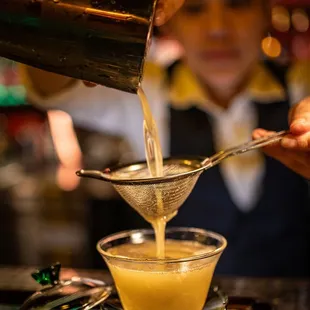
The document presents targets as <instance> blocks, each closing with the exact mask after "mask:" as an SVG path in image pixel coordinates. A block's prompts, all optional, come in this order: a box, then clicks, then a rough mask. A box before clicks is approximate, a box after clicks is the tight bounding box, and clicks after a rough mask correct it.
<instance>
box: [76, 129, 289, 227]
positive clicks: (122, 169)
mask: <svg viewBox="0 0 310 310" xmlns="http://www.w3.org/2000/svg"><path fill="white" fill-rule="evenodd" d="M286 134H288V132H287V131H281V132H278V133H275V134H273V135H271V136H269V137H264V138H261V139H257V140H253V141H249V142H247V143H245V144H242V145H240V146H237V147H234V148H230V149H227V150H225V151H220V152H218V153H216V154H215V155H213V156H211V157H208V158H202V157H197V158H169V159H165V160H164V176H162V177H158V178H153V177H151V176H150V174H149V171H148V167H147V163H146V162H141V163H134V164H129V165H125V166H118V167H116V168H113V169H107V170H105V171H104V172H101V171H95V170H80V171H78V172H77V175H78V176H80V177H88V178H94V179H99V180H103V181H106V182H111V183H112V184H113V186H114V188H115V189H116V190H117V191H118V192H119V194H120V195H121V196H122V197H123V198H124V199H125V200H126V201H127V202H128V203H129V204H130V205H131V206H132V207H133V208H134V209H135V210H136V211H138V212H139V213H140V214H141V215H142V216H143V217H144V218H145V219H146V220H148V221H152V220H154V219H156V218H158V217H165V216H166V217H171V216H173V215H174V214H175V213H176V212H177V210H178V209H179V207H180V206H181V205H182V204H183V202H184V201H185V200H186V199H187V197H188V196H189V194H190V193H191V191H192V189H193V188H194V186H195V184H196V182H197V180H198V178H199V176H200V175H201V173H202V172H203V171H205V170H207V169H209V168H211V167H213V166H215V165H217V164H219V163H220V162H221V161H222V160H224V159H227V158H229V157H232V156H236V155H239V154H243V153H246V152H248V151H251V150H255V149H257V148H261V147H264V146H267V145H270V144H273V143H276V142H279V141H280V140H281V139H282V137H284V136H285V135H286ZM159 195H160V197H161V200H162V201H161V207H160V208H159V207H158V197H159Z"/></svg>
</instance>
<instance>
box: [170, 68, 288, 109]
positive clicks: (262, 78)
mask: <svg viewBox="0 0 310 310" xmlns="http://www.w3.org/2000/svg"><path fill="white" fill-rule="evenodd" d="M285 96H286V92H285V90H284V88H283V87H282V85H281V84H280V82H278V81H277V80H276V78H275V77H274V76H273V75H272V74H271V72H270V71H269V70H268V69H267V68H266V67H265V66H264V65H263V64H258V65H257V66H256V68H255V70H254V71H253V75H252V78H251V80H250V81H249V84H248V87H247V89H246V90H245V91H244V93H242V94H240V95H239V96H238V97H236V98H235V99H234V102H240V99H243V100H241V101H242V102H244V101H245V100H244V99H245V98H247V99H248V100H253V101H257V102H260V103H268V102H275V101H282V100H284V99H285ZM169 99H170V102H171V104H172V105H173V106H174V107H175V108H178V109H188V108H190V107H191V106H193V105H195V106H197V107H199V108H200V109H203V110H208V111H210V110H211V111H212V114H218V113H221V112H223V109H222V108H220V107H218V106H216V105H215V104H214V103H212V101H211V100H209V98H208V94H207V93H206V92H205V91H204V90H203V89H202V87H201V86H200V84H199V82H198V80H197V78H196V77H195V76H194V74H193V73H192V72H191V70H190V69H189V67H188V66H187V65H186V64H185V63H180V64H179V65H177V67H176V68H175V71H174V72H173V76H172V78H171V84H170V89H169ZM234 102H233V104H232V106H233V105H234Z"/></svg>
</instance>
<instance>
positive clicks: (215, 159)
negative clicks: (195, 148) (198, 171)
mask: <svg viewBox="0 0 310 310" xmlns="http://www.w3.org/2000/svg"><path fill="white" fill-rule="evenodd" d="M288 133H289V131H286V130H283V131H279V132H277V133H275V134H273V135H271V136H268V137H264V138H260V139H257V140H252V141H249V142H247V143H245V144H242V145H239V146H236V147H233V148H230V149H227V150H225V151H220V152H218V153H216V154H215V155H213V156H211V157H209V158H206V159H205V160H204V162H203V165H205V166H206V168H209V167H213V166H215V165H217V164H219V163H220V162H221V161H222V160H224V159H226V158H229V157H232V156H236V155H240V154H243V153H246V152H249V151H252V150H255V149H258V148H261V147H264V146H267V145H270V144H273V143H276V142H279V141H281V140H282V138H283V137H284V136H285V135H287V134H288Z"/></svg>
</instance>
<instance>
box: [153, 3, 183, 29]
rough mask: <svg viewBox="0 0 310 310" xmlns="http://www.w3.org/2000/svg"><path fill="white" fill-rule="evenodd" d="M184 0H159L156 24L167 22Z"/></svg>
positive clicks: (160, 24)
mask: <svg viewBox="0 0 310 310" xmlns="http://www.w3.org/2000/svg"><path fill="white" fill-rule="evenodd" d="M183 3H184V0H159V2H158V4H157V8H156V14H155V25H156V26H162V25H163V24H165V23H166V22H167V21H168V20H169V19H170V18H171V17H172V16H173V15H174V14H175V13H176V12H177V10H178V9H179V8H180V7H181V6H182V5H183Z"/></svg>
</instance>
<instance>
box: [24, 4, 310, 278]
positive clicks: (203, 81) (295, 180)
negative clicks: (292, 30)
mask: <svg viewBox="0 0 310 310" xmlns="http://www.w3.org/2000/svg"><path fill="white" fill-rule="evenodd" d="M183 2H184V1H178V0H174V1H172V0H171V1H169V0H163V1H160V3H159V7H158V12H157V17H156V23H157V25H163V28H162V31H164V32H165V34H166V35H169V36H170V37H171V38H173V39H174V40H176V41H177V42H178V43H179V44H180V45H181V46H182V49H183V51H184V54H183V57H182V58H181V59H180V60H179V61H177V62H175V63H174V64H173V65H171V66H169V67H168V68H160V67H158V66H157V65H156V64H148V65H147V66H146V69H145V76H144V80H143V84H142V87H143V88H144V90H145V92H146V94H147V97H148V98H149V101H150V104H151V106H152V111H153V114H154V117H155V119H156V121H157V124H158V127H159V133H160V138H161V143H162V147H163V151H164V154H165V155H166V156H168V155H172V156H177V155H202V156H210V155H212V154H213V153H215V152H216V151H218V150H220V149H224V148H227V147H231V146H233V145H236V144H239V143H242V142H244V141H246V140H248V139H250V138H251V137H252V136H253V137H254V138H255V139H256V138H259V137H265V136H267V135H269V134H270V133H271V132H274V131H279V130H283V129H288V128H289V129H290V132H291V133H290V134H288V135H287V136H286V137H285V138H284V139H283V140H282V141H281V142H280V143H277V144H275V145H273V146H272V147H268V148H266V149H264V150H263V152H262V151H253V152H250V153H247V154H244V155H242V156H238V157H235V158H232V159H231V160H227V161H224V162H223V163H222V164H220V165H219V166H217V167H214V168H212V169H210V170H208V171H207V172H205V173H204V174H203V175H202V176H201V177H200V179H199V181H198V183H197V185H196V187H195V188H194V190H193V192H192V194H191V195H190V197H189V198H188V199H187V201H186V202H185V203H184V205H183V206H182V207H181V209H180V211H179V214H178V215H177V216H176V217H175V218H174V219H173V220H172V221H171V223H169V225H178V226H194V227H201V228H205V229H209V230H213V231H216V232H218V233H221V234H222V235H224V236H225V237H226V238H227V239H228V244H229V245H228V248H227V250H226V251H225V253H224V254H223V256H222V259H221V260H220V262H219V265H218V269H217V273H220V274H226V275H242V276H286V277H308V276H310V225H309V223H310V198H309V182H308V181H309V179H310V98H307V96H309V95H310V80H309V73H308V72H309V70H310V65H309V63H295V64H292V65H291V66H290V67H280V66H279V65H276V64H274V63H272V62H264V61H262V57H261V52H260V46H261V40H262V39H263V37H264V35H265V34H266V33H267V31H268V27H269V22H270V21H269V17H270V9H271V8H270V3H269V2H268V1H266V0H185V2H184V3H183ZM25 73H26V74H25V76H26V80H27V86H28V90H29V98H30V99H31V100H32V101H33V102H34V103H35V104H37V105H40V106H43V107H45V108H57V109H59V108H61V109H64V110H65V111H67V112H68V113H70V114H71V115H72V117H73V119H74V121H75V122H76V123H79V124H83V126H86V127H88V128H91V129H94V130H100V131H103V132H109V133H115V134H118V135H121V136H123V137H125V138H126V140H127V141H128V142H129V143H130V145H131V147H132V149H133V150H134V151H135V156H136V159H143V158H144V145H143V135H142V113H141V107H140V103H139V101H138V98H137V96H135V95H132V94H127V93H122V92H120V91H117V90H112V89H107V88H104V87H95V88H90V87H85V85H84V84H83V83H82V82H81V81H75V80H72V79H70V78H65V77H60V76H57V75H53V74H50V73H46V72H42V71H39V70H36V69H33V68H26V69H25ZM304 98H305V99H304ZM297 102H298V103H297ZM257 128H263V129H257ZM90 168H91V167H90Z"/></svg>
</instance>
